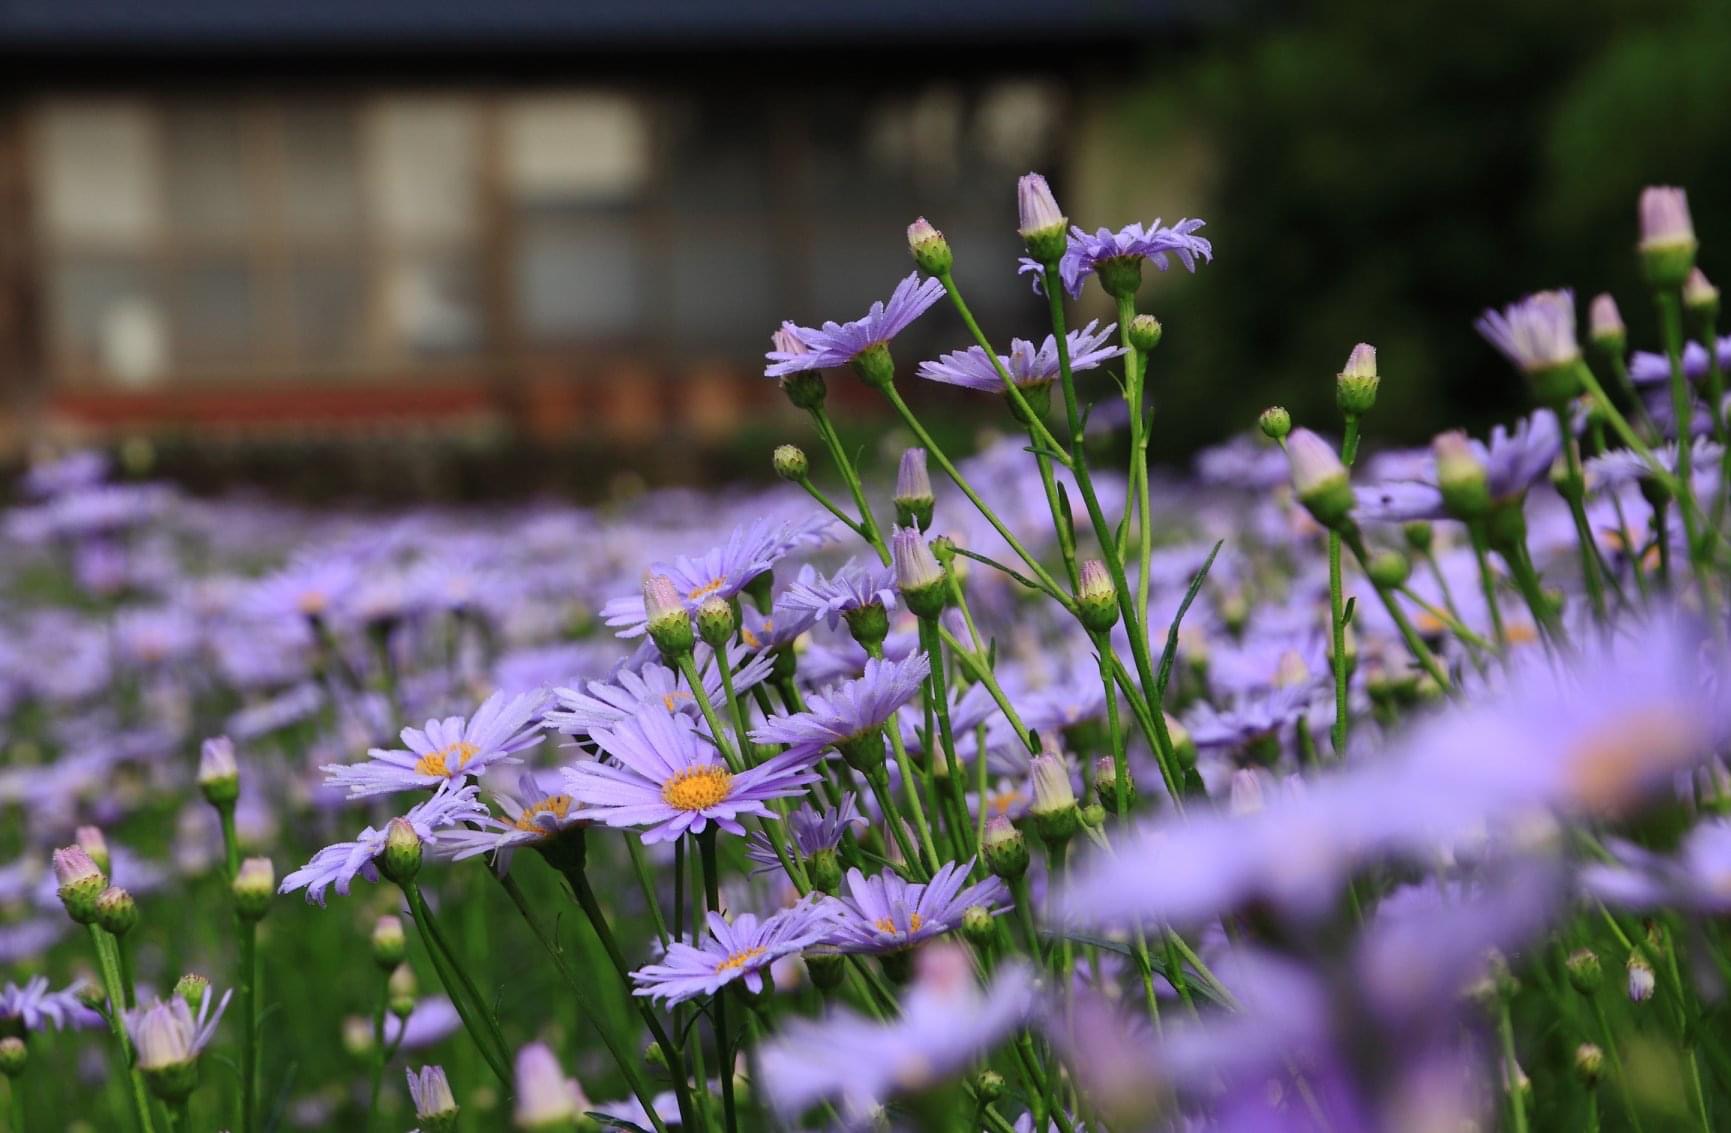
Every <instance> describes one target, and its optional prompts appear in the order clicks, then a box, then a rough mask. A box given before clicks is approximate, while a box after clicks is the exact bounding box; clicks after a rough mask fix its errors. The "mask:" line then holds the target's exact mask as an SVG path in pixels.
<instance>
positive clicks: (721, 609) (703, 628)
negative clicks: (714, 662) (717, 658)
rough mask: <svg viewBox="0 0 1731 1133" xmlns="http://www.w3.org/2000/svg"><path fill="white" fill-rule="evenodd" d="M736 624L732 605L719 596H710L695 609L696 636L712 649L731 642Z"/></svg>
mask: <svg viewBox="0 0 1731 1133" xmlns="http://www.w3.org/2000/svg"><path fill="white" fill-rule="evenodd" d="M737 628H738V622H737V620H736V619H735V618H734V614H733V603H732V602H729V601H728V600H727V599H726V598H723V597H722V596H721V595H719V594H712V595H710V596H709V597H708V598H705V599H704V600H703V604H702V605H700V606H698V607H697V636H699V637H701V638H702V639H703V642H704V644H705V645H708V646H709V647H710V648H712V649H720V648H722V647H724V646H725V645H726V644H727V643H728V642H729V641H732V640H733V633H734V630H736V629H737Z"/></svg>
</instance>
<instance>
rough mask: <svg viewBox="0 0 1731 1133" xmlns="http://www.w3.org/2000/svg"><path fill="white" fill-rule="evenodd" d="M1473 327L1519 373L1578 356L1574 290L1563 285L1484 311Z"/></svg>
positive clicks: (1562, 363) (1541, 368)
mask: <svg viewBox="0 0 1731 1133" xmlns="http://www.w3.org/2000/svg"><path fill="white" fill-rule="evenodd" d="M1473 327H1474V328H1475V329H1477V331H1478V332H1479V333H1480V334H1481V335H1483V336H1484V338H1485V341H1486V342H1489V343H1490V344H1491V345H1492V346H1494V347H1496V348H1497V350H1498V351H1499V352H1500V353H1501V354H1502V356H1503V357H1505V358H1507V359H1508V360H1509V361H1510V362H1512V363H1514V365H1515V368H1516V369H1518V370H1520V371H1521V372H1523V373H1528V374H1531V373H1536V372H1538V371H1541V370H1549V369H1553V368H1555V367H1557V366H1563V365H1567V364H1568V363H1570V362H1574V361H1577V360H1579V359H1580V357H1581V347H1580V344H1579V343H1577V342H1576V341H1575V293H1574V292H1573V291H1570V290H1569V289H1567V288H1563V289H1561V290H1557V291H1539V292H1535V293H1534V294H1532V295H1528V296H1527V297H1526V298H1524V299H1520V300H1517V301H1516V302H1513V303H1510V304H1509V305H1508V306H1507V307H1504V308H1503V309H1502V310H1501V311H1491V310H1487V311H1486V312H1485V313H1484V314H1482V315H1480V316H1479V318H1478V321H1477V322H1475V323H1473Z"/></svg>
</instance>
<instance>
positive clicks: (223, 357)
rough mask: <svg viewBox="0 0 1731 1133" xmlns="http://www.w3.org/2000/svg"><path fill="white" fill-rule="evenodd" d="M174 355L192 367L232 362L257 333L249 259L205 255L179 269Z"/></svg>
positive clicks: (250, 345) (251, 344)
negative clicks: (202, 364)
mask: <svg viewBox="0 0 1731 1133" xmlns="http://www.w3.org/2000/svg"><path fill="white" fill-rule="evenodd" d="M174 314H175V320H174V342H175V356H176V357H177V358H179V359H181V360H182V361H185V362H187V363H189V364H192V365H198V364H201V363H230V362H235V361H237V360H240V359H243V358H245V357H247V356H248V355H249V354H251V353H252V352H253V350H254V347H255V345H256V339H257V337H258V310H257V295H256V292H255V289H254V286H253V278H252V271H251V269H250V267H249V266H248V264H247V261H246V260H245V258H243V257H241V256H233V255H215V256H200V257H197V258H194V259H191V260H188V261H186V262H185V263H183V264H181V265H180V267H179V269H178V271H176V273H175V307H174Z"/></svg>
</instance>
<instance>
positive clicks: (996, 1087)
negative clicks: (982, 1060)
mask: <svg viewBox="0 0 1731 1133" xmlns="http://www.w3.org/2000/svg"><path fill="white" fill-rule="evenodd" d="M974 1095H975V1096H976V1097H978V1098H979V1099H980V1101H981V1102H982V1103H990V1102H995V1101H997V1100H998V1099H999V1098H1001V1097H1003V1096H1004V1076H1003V1075H1002V1074H1000V1073H998V1072H997V1071H996V1070H982V1071H980V1072H979V1073H978V1074H975V1075H974Z"/></svg>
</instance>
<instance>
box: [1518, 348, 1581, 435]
mask: <svg viewBox="0 0 1731 1133" xmlns="http://www.w3.org/2000/svg"><path fill="white" fill-rule="evenodd" d="M1586 368H1587V364H1586V362H1584V361H1582V359H1581V357H1580V355H1578V354H1577V355H1576V356H1575V357H1573V358H1571V359H1569V360H1568V361H1565V362H1558V363H1557V364H1555V365H1553V366H1540V367H1537V368H1536V369H1532V370H1528V371H1527V384H1528V385H1529V386H1531V387H1532V390H1533V400H1535V401H1537V402H1538V403H1539V404H1540V405H1545V406H1549V407H1550V408H1552V409H1555V410H1557V411H1558V413H1559V414H1566V412H1567V409H1568V404H1569V402H1570V401H1572V400H1573V399H1575V398H1577V397H1579V396H1580V395H1581V391H1582V390H1583V389H1585V388H1586V383H1585V382H1584V381H1582V379H1581V373H1582V371H1584V370H1585V369H1586ZM1565 419H1566V418H1565Z"/></svg>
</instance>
